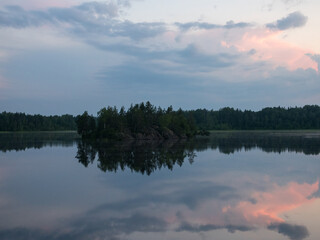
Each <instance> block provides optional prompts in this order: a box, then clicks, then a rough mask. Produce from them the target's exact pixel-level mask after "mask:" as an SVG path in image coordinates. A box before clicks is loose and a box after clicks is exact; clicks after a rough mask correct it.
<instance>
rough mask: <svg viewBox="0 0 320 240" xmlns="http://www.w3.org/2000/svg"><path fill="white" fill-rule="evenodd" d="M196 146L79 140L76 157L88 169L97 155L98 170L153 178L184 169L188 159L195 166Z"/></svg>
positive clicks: (171, 143)
mask: <svg viewBox="0 0 320 240" xmlns="http://www.w3.org/2000/svg"><path fill="white" fill-rule="evenodd" d="M193 145H194V142H192V141H191V142H190V141H162V142H159V141H148V142H139V141H138V142H137V141H134V142H124V143H120V142H113V143H105V142H97V141H91V142H89V141H80V142H78V151H77V155H76V158H77V159H79V162H80V163H82V164H83V165H84V166H85V167H87V166H88V165H89V164H92V163H93V162H94V160H95V158H96V156H97V161H98V167H99V168H100V169H101V170H102V171H104V172H106V171H109V172H116V171H117V170H118V169H121V170H125V169H126V168H129V169H131V171H133V172H138V173H141V174H147V175H150V174H151V173H152V172H154V171H156V170H158V169H161V168H168V169H170V170H172V169H173V166H174V165H179V166H182V164H183V162H184V161H185V159H188V161H189V163H190V164H192V162H193V161H194V158H195V157H196V154H195V148H194V146H193Z"/></svg>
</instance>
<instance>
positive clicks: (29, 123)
mask: <svg viewBox="0 0 320 240" xmlns="http://www.w3.org/2000/svg"><path fill="white" fill-rule="evenodd" d="M76 129H77V126H76V123H75V117H74V116H72V115H68V114H66V115H62V116H42V115H39V114H38V115H29V114H25V113H9V112H2V113H0V131H64V130H76Z"/></svg>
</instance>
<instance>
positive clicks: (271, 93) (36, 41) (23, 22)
mask: <svg viewBox="0 0 320 240" xmlns="http://www.w3.org/2000/svg"><path fill="white" fill-rule="evenodd" d="M319 9H320V2H319V1H316V0H248V1H245V2H244V1H239V0H228V1H222V0H197V1H195V0H171V1H168V0H161V1H159V0H109V1H100V0H96V1H88V0H55V1H50V0H1V2H0V112H2V111H8V112H26V113H30V114H38V113H39V114H45V115H53V114H65V113H69V114H81V113H82V112H84V111H85V110H87V111H88V112H89V113H90V114H94V115H95V114H96V113H97V111H99V110H100V109H101V108H103V107H105V106H117V107H121V106H125V107H129V106H130V104H132V103H133V104H135V103H140V102H145V101H150V102H151V103H152V104H154V105H156V106H161V107H168V106H170V105H172V106H173V107H174V108H175V109H176V108H179V107H181V108H183V109H197V108H207V109H214V110H218V109H220V108H222V107H227V106H228V107H233V108H239V109H242V110H244V109H251V110H255V111H257V110H260V109H262V108H264V107H274V106H281V107H295V106H304V105H306V104H309V105H312V104H320V94H319V92H320V75H319V64H320V45H319V42H320V31H319V22H320V15H319V14H318V10H319Z"/></svg>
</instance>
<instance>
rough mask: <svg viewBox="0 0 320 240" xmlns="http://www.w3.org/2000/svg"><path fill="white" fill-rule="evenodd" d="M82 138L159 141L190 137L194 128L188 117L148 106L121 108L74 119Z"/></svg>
mask: <svg viewBox="0 0 320 240" xmlns="http://www.w3.org/2000/svg"><path fill="white" fill-rule="evenodd" d="M76 123H77V130H78V133H79V134H80V135H81V136H82V137H83V138H94V139H101V138H103V139H105V138H106V139H117V140H123V139H136V140H162V139H180V138H188V137H192V136H194V135H195V134H196V133H197V127H196V125H195V122H194V120H193V118H192V116H191V114H190V113H187V112H184V111H182V110H181V109H179V110H178V111H174V110H173V108H172V106H170V107H168V108H167V109H162V108H161V107H158V108H157V107H155V106H153V105H152V104H151V103H150V102H146V103H140V104H135V105H131V106H130V108H129V109H128V110H127V111H126V110H125V108H124V107H122V108H121V109H120V110H118V109H117V108H116V107H107V108H103V109H101V110H100V111H99V112H98V115H97V117H94V116H91V115H89V114H88V113H87V112H84V113H83V114H82V115H79V116H77V118H76Z"/></svg>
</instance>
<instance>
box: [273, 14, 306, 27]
mask: <svg viewBox="0 0 320 240" xmlns="http://www.w3.org/2000/svg"><path fill="white" fill-rule="evenodd" d="M307 21H308V17H307V16H305V15H303V14H302V13H301V12H293V13H290V14H289V15H288V16H287V17H284V18H282V19H279V20H277V21H276V22H275V23H269V24H267V27H268V28H270V29H278V30H287V29H290V28H298V27H303V26H305V25H306V23H307Z"/></svg>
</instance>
